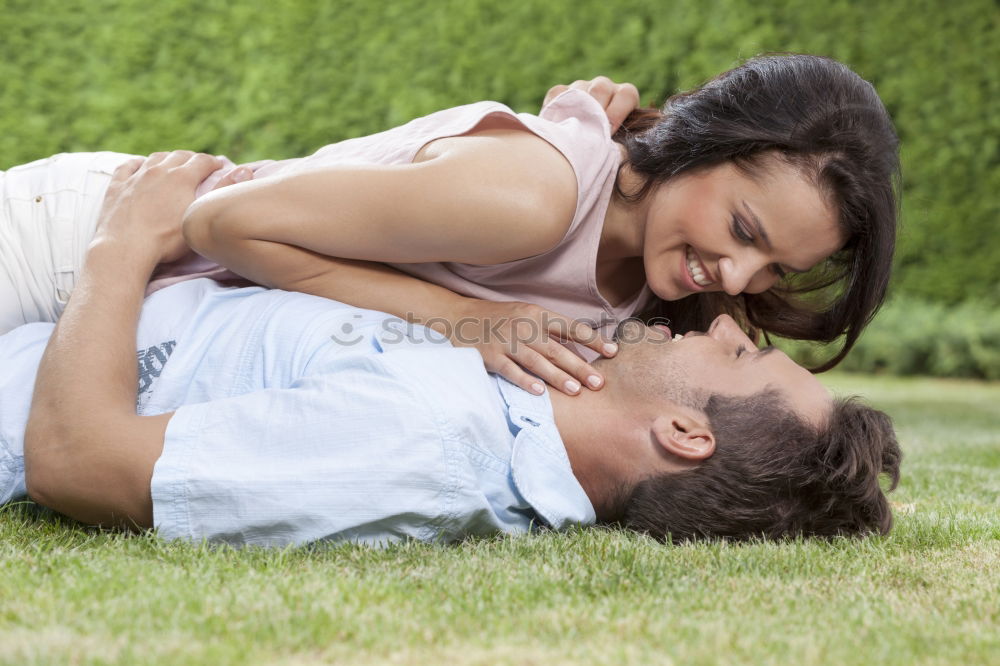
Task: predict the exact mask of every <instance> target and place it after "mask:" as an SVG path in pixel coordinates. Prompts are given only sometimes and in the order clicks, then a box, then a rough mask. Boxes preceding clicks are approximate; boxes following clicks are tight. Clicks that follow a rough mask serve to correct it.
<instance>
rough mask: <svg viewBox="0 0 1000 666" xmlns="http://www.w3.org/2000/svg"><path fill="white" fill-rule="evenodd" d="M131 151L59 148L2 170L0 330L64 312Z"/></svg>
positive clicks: (0, 200)
mask: <svg viewBox="0 0 1000 666" xmlns="http://www.w3.org/2000/svg"><path fill="white" fill-rule="evenodd" d="M132 157H134V156H133V155H126V154H123V153H109V152H102V153H64V154H60V155H53V156H52V157H48V158H46V159H42V160H37V161H35V162H31V163H30V164H23V165H20V166H16V167H12V168H10V169H8V170H7V171H5V172H2V171H0V335H3V334H4V333H6V332H7V331H9V330H11V329H12V328H15V327H17V326H20V325H21V324H27V323H30V322H35V321H50V322H52V321H56V320H57V319H58V318H59V315H60V314H62V311H63V308H64V307H65V306H66V301H67V299H68V298H69V294H70V292H71V291H72V290H73V286H74V285H75V284H76V281H77V279H78V278H79V276H80V269H81V267H82V266H83V258H84V255H85V254H86V252H87V246H88V245H89V244H90V240H91V239H92V238H93V236H94V230H95V228H96V226H97V216H98V213H99V212H100V210H101V204H102V202H103V200H104V193H105V191H106V190H107V189H108V184H109V183H110V182H111V175H112V173H114V170H115V169H116V168H117V167H118V165H119V164H121V163H122V162H124V161H126V160H128V159H130V158H132Z"/></svg>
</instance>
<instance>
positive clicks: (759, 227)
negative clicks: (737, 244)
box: [743, 200, 774, 252]
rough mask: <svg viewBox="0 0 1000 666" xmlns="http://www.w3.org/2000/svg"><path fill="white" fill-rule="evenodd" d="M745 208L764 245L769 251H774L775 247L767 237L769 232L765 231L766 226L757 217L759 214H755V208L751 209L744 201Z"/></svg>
mask: <svg viewBox="0 0 1000 666" xmlns="http://www.w3.org/2000/svg"><path fill="white" fill-rule="evenodd" d="M743 207H744V208H745V209H746V211H747V215H749V216H750V221H751V222H753V226H754V228H755V229H756V230H757V234H758V235H759V236H760V238H761V240H763V241H764V245H766V246H767V249H768V250H771V251H772V252H773V251H774V246H773V245H771V238H770V236H768V235H767V231H765V230H764V225H763V224H762V223H761V221H760V218H759V217H757V213H755V212H753V208H751V207H750V204H748V203H747V202H746V201H745V200H744V201H743Z"/></svg>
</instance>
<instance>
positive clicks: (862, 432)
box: [622, 391, 902, 542]
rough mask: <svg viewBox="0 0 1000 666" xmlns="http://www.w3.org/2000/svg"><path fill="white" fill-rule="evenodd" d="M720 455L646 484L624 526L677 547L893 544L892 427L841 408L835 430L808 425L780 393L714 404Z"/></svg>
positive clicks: (629, 506)
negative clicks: (826, 541) (786, 541)
mask: <svg viewBox="0 0 1000 666" xmlns="http://www.w3.org/2000/svg"><path fill="white" fill-rule="evenodd" d="M705 412H706V414H707V415H708V418H709V422H710V423H711V426H712V429H713V431H714V433H715V441H716V448H715V453H714V455H712V456H711V457H710V458H708V459H707V460H704V461H702V462H701V463H699V464H698V466H697V467H695V468H692V469H689V470H685V471H683V472H676V473H670V474H663V475H660V476H656V477H651V478H648V479H645V480H643V481H641V482H640V483H639V484H638V485H637V486H636V487H635V489H634V490H633V491H632V493H631V495H630V496H629V497H628V498H627V499H626V500H625V505H624V508H623V516H624V517H623V520H622V523H623V525H624V526H625V527H627V528H629V529H633V530H636V531H639V532H644V533H647V534H650V535H651V536H654V537H656V538H658V539H666V538H668V537H669V538H671V539H672V540H673V541H674V542H678V541H686V540H697V539H706V538H709V539H710V538H721V539H732V540H745V539H750V538H753V537H763V538H770V539H777V538H781V537H785V536H798V535H801V536H837V535H845V536H846V535H861V534H868V533H877V534H886V533H888V532H889V530H890V529H891V527H892V511H891V509H890V508H889V503H888V500H886V497H885V493H884V492H883V490H882V487H881V485H880V483H879V479H880V477H881V475H882V474H885V475H887V476H888V478H889V481H890V488H889V489H890V490H892V489H895V487H896V484H897V483H898V482H899V462H900V459H901V457H902V453H901V452H900V449H899V444H898V443H897V442H896V436H895V432H894V431H893V428H892V421H891V420H890V419H889V417H888V416H887V415H886V414H884V413H883V412H880V411H878V410H876V409H872V408H871V407H868V406H866V405H864V404H862V403H861V402H859V401H857V400H856V399H853V398H851V399H837V400H835V401H834V404H833V409H832V412H831V414H830V415H829V417H828V420H827V421H826V423H825V424H824V425H822V426H814V425H810V424H809V423H807V422H805V421H803V420H802V419H801V418H800V417H799V416H798V415H797V414H796V413H795V412H794V410H792V409H791V408H790V407H788V406H787V405H786V404H785V403H784V402H783V401H782V400H781V398H780V396H779V395H778V394H777V392H775V391H764V392H762V393H760V394H758V395H755V396H752V397H750V398H734V397H729V396H721V395H714V396H712V397H711V398H709V400H708V405H707V407H706V408H705Z"/></svg>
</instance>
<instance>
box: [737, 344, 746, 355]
mask: <svg viewBox="0 0 1000 666" xmlns="http://www.w3.org/2000/svg"><path fill="white" fill-rule="evenodd" d="M746 350H747V348H746V346H745V345H740V346H739V347H737V348H736V358H739V357H740V355H742V354H743V352H745V351H746Z"/></svg>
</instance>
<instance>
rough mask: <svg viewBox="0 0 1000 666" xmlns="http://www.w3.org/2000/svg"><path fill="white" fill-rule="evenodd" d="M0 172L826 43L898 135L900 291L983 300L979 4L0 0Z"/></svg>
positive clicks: (227, 144) (514, 96) (988, 107)
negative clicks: (61, 155)
mask: <svg viewBox="0 0 1000 666" xmlns="http://www.w3.org/2000/svg"><path fill="white" fill-rule="evenodd" d="M0 17H2V25H3V31H2V35H3V38H2V40H0V90H2V94H0V168H6V167H7V166H9V165H12V164H17V163H21V162H25V161H29V160H32V159H36V158H38V157H42V156H45V155H48V154H51V153H55V152H59V151H72V150H95V149H110V150H119V151H126V152H136V153H144V152H150V151H153V150H160V149H164V148H176V147H186V148H192V149H196V150H205V151H211V152H217V153H225V154H227V155H229V156H230V157H232V158H234V159H235V160H237V161H242V160H251V159H256V158H261V157H275V158H277V157H289V156H295V155H302V154H305V153H308V152H311V151H313V150H315V149H316V148H317V147H319V146H321V145H324V144H326V143H329V142H331V141H335V140H338V139H343V138H347V137H351V136H356V135H360V134H366V133H371V132H375V131H378V130H381V129H384V128H387V127H390V126H394V125H397V124H400V123H402V122H405V121H406V120H408V119H410V118H413V117H415V116H418V115H423V114H426V113H429V112H431V111H434V110H436V109H439V108H443V107H447V106H452V105H455V104H461V103H466V102H470V101H474V100H479V99H498V100H501V101H503V102H506V103H508V104H510V105H511V106H513V107H515V108H517V109H519V110H528V111H530V110H536V109H537V104H538V101H539V100H540V99H541V97H542V95H543V94H544V92H545V90H546V89H547V88H548V87H549V86H550V85H552V84H553V83H557V82H566V81H571V80H573V79H575V78H589V77H592V76H595V75H597V74H607V75H609V76H612V77H614V78H616V79H619V80H630V81H634V82H635V83H636V84H637V85H638V86H639V89H640V90H641V91H642V92H643V93H644V99H645V100H646V101H650V102H653V101H657V102H658V101H661V100H662V99H663V98H664V97H665V96H666V95H669V94H671V93H673V92H675V91H677V90H680V89H685V88H688V87H691V86H694V85H697V84H698V83H700V82H702V81H703V80H705V79H706V78H708V77H710V76H712V75H714V74H716V73H717V72H719V71H721V70H723V69H725V68H728V67H730V66H732V65H733V64H735V63H736V62H738V61H739V60H740V59H742V58H745V57H747V56H750V55H753V54H755V53H759V52H762V51H771V50H795V51H807V52H813V53H821V54H826V55H830V56H833V57H835V58H839V59H841V60H843V61H845V62H847V63H848V64H850V65H851V66H853V67H854V68H855V69H856V70H857V71H858V72H860V73H861V74H862V75H863V76H865V77H867V78H869V79H870V80H872V81H873V82H874V83H875V85H876V86H877V87H878V89H879V91H880V92H881V94H882V96H883V99H884V100H885V102H886V105H887V106H888V108H889V110H890V112H891V113H892V114H893V116H894V118H895V119H896V122H897V125H898V128H899V132H900V135H901V137H902V139H903V165H904V205H903V229H902V234H901V242H900V248H899V253H898V262H897V277H896V279H895V282H894V291H895V293H897V294H899V295H902V296H907V297H918V298H921V299H924V300H927V301H930V302H938V303H944V304H951V305H954V304H956V303H959V302H962V301H964V300H965V299H969V298H974V299H976V300H977V302H979V303H982V306H981V307H984V308H990V307H995V306H997V305H1000V243H998V242H996V241H995V240H993V233H994V229H995V228H996V224H997V221H998V220H1000V197H998V196H997V192H1000V111H998V108H997V104H998V102H997V100H998V99H1000V67H997V63H998V62H1000V11H998V8H997V4H996V2H995V1H994V0H948V1H947V2H945V1H940V2H932V1H929V0H913V1H911V2H888V1H887V2H864V1H848V0H831V1H829V2H822V3H819V2H812V0H783V1H780V2H778V1H776V2H766V3H749V2H745V1H738V0H673V1H671V2H652V1H650V0H641V1H640V0H619V1H616V2H608V0H532V1H515V2H506V3H497V2H495V1H494V0H438V1H435V2H427V1H426V0H420V1H417V0H398V1H396V2H392V3H374V2H373V3H364V2H359V1H354V2H347V1H341V2H306V1H299V2H296V1H293V0H271V1H270V2H267V3H263V2H261V3H241V2H231V1H230V0H166V1H164V2H150V1H149V0H86V1H84V0H0Z"/></svg>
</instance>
